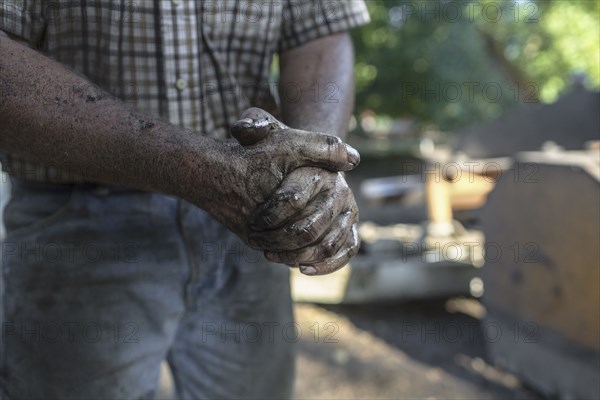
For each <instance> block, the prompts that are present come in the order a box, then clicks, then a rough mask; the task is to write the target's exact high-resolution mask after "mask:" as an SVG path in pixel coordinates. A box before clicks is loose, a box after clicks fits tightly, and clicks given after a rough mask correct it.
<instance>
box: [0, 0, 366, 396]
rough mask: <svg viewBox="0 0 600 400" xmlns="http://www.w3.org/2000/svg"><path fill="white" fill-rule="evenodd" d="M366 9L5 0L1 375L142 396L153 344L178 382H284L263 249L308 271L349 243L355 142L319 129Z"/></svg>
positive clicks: (345, 253)
mask: <svg viewBox="0 0 600 400" xmlns="http://www.w3.org/2000/svg"><path fill="white" fill-rule="evenodd" d="M367 21H368V14H367V12H366V9H365V5H364V3H363V2H362V1H345V0H335V1H329V0H322V1H321V0H319V1H318V0H285V1H276V2H271V1H180V0H171V1H158V0H156V1H144V2H127V1H118V0H105V1H103V0H96V1H94V0H88V1H81V2H69V1H54V2H52V1H43V0H39V1H33V0H32V1H27V0H24V1H17V2H10V1H3V2H2V3H0V31H1V32H0V90H1V93H0V126H1V128H0V150H1V151H2V152H4V153H5V159H4V162H3V167H4V168H5V169H6V170H7V172H8V173H9V174H11V176H12V178H13V190H12V197H11V200H10V202H9V204H8V205H7V207H6V210H5V225H6V232H7V235H6V238H5V240H4V243H3V247H2V249H3V278H4V293H3V294H4V296H3V316H2V319H3V332H2V344H1V350H2V354H1V358H2V359H1V360H0V361H1V362H2V365H1V375H0V379H1V386H2V391H3V396H5V397H7V398H11V397H16V398H21V397H26V398H57V397H59V398H150V397H152V393H153V392H154V390H155V388H156V384H157V379H158V374H159V366H160V363H161V361H162V360H164V359H166V360H167V361H168V363H169V365H170V367H171V370H172V372H173V377H174V382H175V387H176V392H177V396H178V397H179V398H194V399H197V398H242V397H250V398H265V397H273V398H282V397H289V396H290V394H291V388H292V382H293V363H294V362H293V348H292V346H291V344H292V342H293V341H294V340H291V339H293V338H294V335H293V333H290V324H291V322H292V321H293V318H292V311H291V300H290V294H289V283H288V271H287V269H286V268H285V267H282V266H281V265H273V264H270V263H268V262H267V261H266V260H265V259H264V258H263V256H262V252H263V251H264V255H265V256H266V258H268V259H269V260H271V261H273V262H277V263H282V264H288V265H294V266H298V267H300V269H301V271H302V272H303V273H305V274H308V275H317V274H324V273H329V272H332V271H334V270H336V269H338V268H340V267H341V266H343V265H344V264H345V263H346V262H347V260H348V259H349V258H350V257H351V256H352V255H353V254H355V252H356V249H357V246H358V240H357V237H356V228H355V224H356V221H357V210H356V204H355V202H354V199H353V196H352V193H351V191H350V190H349V189H348V187H347V185H346V183H345V181H344V177H343V175H342V174H341V173H340V171H348V170H350V169H352V168H354V166H356V165H357V163H358V153H356V151H355V150H354V149H352V148H350V147H349V146H347V145H345V144H343V143H342V142H341V141H339V140H337V139H336V138H334V137H332V136H328V135H325V134H322V133H319V132H326V133H330V134H335V135H338V136H342V135H343V134H344V133H345V130H346V126H347V122H348V118H349V115H350V111H351V108H352V97H353V83H352V81H353V54H352V46H351V41H350V39H349V37H348V34H347V32H346V31H347V30H348V29H349V28H351V27H354V26H357V25H360V24H363V23H366V22H367ZM276 53H278V54H279V60H280V66H281V67H280V74H281V75H280V107H277V106H276V101H275V99H274V95H273V93H272V91H271V90H270V89H271V85H269V83H268V82H269V77H270V65H271V60H272V57H273V55H274V54H276ZM109 93H110V95H109ZM249 107H255V108H250V109H248V108H249ZM246 109H248V110H247V111H245V112H243V111H244V110H246ZM264 110H267V111H270V112H272V113H274V114H276V115H279V116H280V118H281V119H282V121H283V122H284V123H285V124H286V125H284V124H283V123H282V122H279V121H278V120H277V119H275V118H274V117H272V116H271V115H270V114H268V113H266V112H265V111H264ZM240 115H241V117H239V116H240ZM238 118H239V120H238ZM167 121H168V122H167ZM288 126H289V127H288ZM230 131H231V133H232V134H233V135H234V137H235V138H236V139H237V142H236V141H232V140H228V139H226V138H227V135H228V132H230ZM197 207H199V208H197ZM232 232H233V233H232ZM234 233H235V235H234ZM244 243H246V244H250V246H251V247H252V249H250V248H248V247H246V244H244ZM292 327H293V326H292Z"/></svg>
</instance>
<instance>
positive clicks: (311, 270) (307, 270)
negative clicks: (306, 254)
mask: <svg viewBox="0 0 600 400" xmlns="http://www.w3.org/2000/svg"><path fill="white" fill-rule="evenodd" d="M300 272H302V273H303V274H304V275H316V274H317V269H316V268H315V267H311V266H302V267H300Z"/></svg>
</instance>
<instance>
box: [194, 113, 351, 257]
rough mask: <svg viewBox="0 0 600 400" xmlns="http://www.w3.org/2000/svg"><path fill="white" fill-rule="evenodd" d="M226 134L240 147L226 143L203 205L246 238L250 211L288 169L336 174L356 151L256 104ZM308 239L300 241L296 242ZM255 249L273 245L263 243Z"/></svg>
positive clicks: (335, 139)
mask: <svg viewBox="0 0 600 400" xmlns="http://www.w3.org/2000/svg"><path fill="white" fill-rule="evenodd" d="M231 134H232V136H233V137H234V138H235V139H237V141H238V142H239V144H241V145H242V146H240V145H239V144H237V143H230V144H228V145H229V146H230V148H229V149H228V150H227V151H226V152H224V154H225V155H227V157H230V158H229V159H228V160H227V161H226V162H220V163H219V165H220V166H221V167H222V171H219V173H218V174H216V178H215V179H218V181H217V182H215V184H214V185H212V187H214V188H216V189H215V190H217V191H218V192H217V193H214V195H211V196H210V200H209V203H210V204H209V206H208V207H206V209H207V211H209V212H210V213H211V214H212V215H214V216H216V217H217V219H219V220H220V221H221V222H223V223H224V224H225V225H226V226H227V227H228V228H230V229H231V230H232V231H234V232H235V233H236V234H238V236H240V237H241V238H242V240H244V241H245V242H246V243H249V240H248V236H249V233H250V228H249V224H248V221H249V219H250V216H251V214H252V212H253V211H254V210H255V209H256V208H257V207H258V206H259V205H260V204H262V203H264V202H265V201H266V200H267V199H268V198H270V197H271V195H272V194H273V193H274V192H275V190H277V188H278V187H279V186H280V185H281V184H282V182H284V180H285V179H286V177H287V176H288V175H290V174H291V173H292V172H293V171H295V170H296V169H298V168H301V167H319V168H325V169H327V170H329V171H333V172H334V173H337V172H338V171H349V170H352V169H353V168H354V167H355V166H356V165H358V163H359V161H360V156H359V154H358V152H357V151H356V150H355V149H353V148H352V147H350V146H348V145H346V144H344V143H343V142H342V141H341V140H340V139H339V138H337V137H335V136H330V135H325V134H321V133H316V132H306V131H301V130H296V129H291V128H289V127H287V126H285V125H284V124H282V123H281V122H279V121H277V120H276V119H275V118H274V117H273V116H271V115H270V114H268V113H267V112H265V111H263V110H261V109H258V108H251V109H249V110H247V111H245V112H244V113H243V114H242V116H241V119H240V120H239V121H237V122H236V123H235V124H234V125H233V126H232V128H231ZM319 170H320V169H319ZM323 171H324V170H323ZM202 189H203V188H198V189H192V190H195V191H201V190H202ZM204 195H206V194H204ZM309 244H311V243H308V242H300V245H301V246H307V245H309ZM254 247H256V246H254ZM260 249H261V250H269V251H270V250H273V249H272V248H271V247H270V246H268V245H266V246H261V247H260Z"/></svg>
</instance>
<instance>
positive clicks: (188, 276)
mask: <svg viewBox="0 0 600 400" xmlns="http://www.w3.org/2000/svg"><path fill="white" fill-rule="evenodd" d="M4 221H5V226H6V237H5V238H4V240H3V243H2V272H3V280H4V281H3V293H2V294H3V296H2V297H3V298H2V308H1V310H2V314H1V317H2V338H1V342H0V388H1V389H0V394H1V395H0V397H2V396H4V397H6V398H36V399H39V398H78V399H82V398H102V399H129V398H151V397H152V396H153V392H154V391H155V389H156V385H157V381H158V376H159V370H160V364H161V361H163V360H167V361H168V363H169V366H170V367H171V370H172V373H173V378H174V383H175V388H176V394H177V396H178V397H179V398H184V399H203V398H209V399H212V398H261V399H263V398H286V397H290V395H291V390H292V382H293V372H294V349H293V340H290V339H292V336H293V329H291V328H290V326H291V325H293V317H292V305H291V299H290V288H289V271H288V270H287V268H286V267H285V266H281V265H274V264H270V263H268V262H267V261H266V260H265V259H264V258H263V256H262V254H260V253H259V252H256V251H253V250H251V249H249V248H248V247H246V246H245V245H244V244H243V243H242V242H241V241H240V240H239V239H238V238H237V237H235V236H234V235H233V234H232V233H230V232H229V231H228V230H226V229H225V228H224V227H223V226H222V225H220V224H219V223H218V222H216V221H215V220H214V219H212V218H211V217H210V216H209V215H208V214H206V213H205V212H204V211H202V210H200V209H198V208H196V207H194V206H192V205H190V204H188V203H186V202H185V201H182V200H179V199H176V198H172V197H168V196H164V195H161V194H156V193H145V192H139V191H133V190H127V189H119V188H107V187H101V186H100V187H99V186H94V185H60V186H59V185H46V184H31V183H24V182H22V181H16V182H14V184H13V189H12V197H11V200H10V201H9V203H8V204H7V206H6V208H5V215H4Z"/></svg>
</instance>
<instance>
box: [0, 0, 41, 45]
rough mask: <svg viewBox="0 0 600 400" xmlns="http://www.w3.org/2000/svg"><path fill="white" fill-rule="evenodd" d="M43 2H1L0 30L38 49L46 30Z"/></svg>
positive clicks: (34, 0)
mask: <svg viewBox="0 0 600 400" xmlns="http://www.w3.org/2000/svg"><path fill="white" fill-rule="evenodd" d="M42 9H43V5H42V0H5V1H0V30H2V31H4V32H6V33H9V34H11V35H14V36H17V37H19V38H21V39H23V40H26V41H27V42H29V44H30V45H31V46H32V47H37V45H38V44H39V43H40V42H41V40H42V37H43V35H44V30H45V22H44V18H43V15H42Z"/></svg>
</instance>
